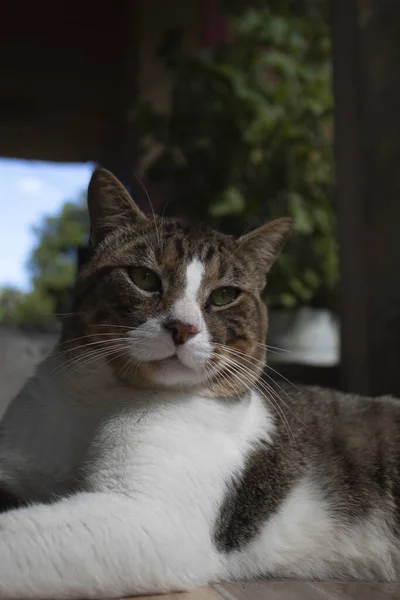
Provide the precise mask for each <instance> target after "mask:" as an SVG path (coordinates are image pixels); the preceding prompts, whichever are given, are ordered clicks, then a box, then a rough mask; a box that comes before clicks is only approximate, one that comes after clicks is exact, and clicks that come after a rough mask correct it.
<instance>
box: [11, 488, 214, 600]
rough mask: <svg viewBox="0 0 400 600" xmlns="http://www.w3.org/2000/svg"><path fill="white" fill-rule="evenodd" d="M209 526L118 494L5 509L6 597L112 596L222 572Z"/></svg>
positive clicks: (196, 582) (201, 580)
mask: <svg viewBox="0 0 400 600" xmlns="http://www.w3.org/2000/svg"><path fill="white" fill-rule="evenodd" d="M218 563H219V561H218V555H217V553H216V552H215V551H214V550H213V548H212V544H211V542H210V541H209V535H208V533H207V531H199V530H198V529H196V530H195V531H193V532H191V531H190V528H187V529H185V525H184V524H183V523H181V524H180V525H179V523H178V522H174V520H173V518H172V520H171V518H170V515H169V514H168V513H167V512H165V513H163V511H162V509H161V508H160V507H159V510H158V511H152V510H151V507H148V509H146V508H145V506H144V505H143V504H142V503H141V502H136V501H135V500H134V499H132V498H130V497H128V496H124V495H119V494H113V493H81V494H78V495H76V496H73V497H71V498H67V499H62V500H60V501H58V502H57V503H55V504H52V505H36V506H31V507H28V508H21V509H18V510H13V511H10V512H9V513H6V514H3V515H0V598H40V599H42V600H45V599H47V598H53V599H55V598H80V599H84V598H112V597H123V596H126V595H132V594H138V593H148V592H151V593H157V592H168V591H180V590H187V589H190V588H193V587H198V586H201V585H205V584H207V583H208V582H209V581H210V580H213V579H215V578H217V577H218V573H219V570H220V566H219V564H218Z"/></svg>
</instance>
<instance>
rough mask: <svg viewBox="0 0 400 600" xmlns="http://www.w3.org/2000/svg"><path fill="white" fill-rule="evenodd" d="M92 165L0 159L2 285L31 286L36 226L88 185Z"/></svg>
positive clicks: (0, 275) (0, 284)
mask: <svg viewBox="0 0 400 600" xmlns="http://www.w3.org/2000/svg"><path fill="white" fill-rule="evenodd" d="M92 169H93V166H92V165H90V164H84V165H82V164H56V163H45V162H33V161H23V160H8V159H0V209H1V212H0V215H1V216H0V287H2V286H4V285H12V286H14V287H18V288H19V289H22V290H28V289H29V274H28V272H27V270H26V262H27V259H28V257H29V254H30V251H31V249H32V246H33V245H34V243H35V236H34V235H33V233H32V226H33V225H35V224H36V223H38V222H40V219H41V217H43V216H44V215H48V214H53V213H55V212H56V211H57V210H58V209H59V208H60V206H61V205H62V204H63V202H64V201H65V200H72V199H74V198H76V197H77V195H78V194H79V192H81V191H82V190H83V189H84V188H85V187H86V186H87V184H88V182H89V178H90V174H91V172H92Z"/></svg>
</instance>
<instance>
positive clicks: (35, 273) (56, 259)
mask: <svg viewBox="0 0 400 600" xmlns="http://www.w3.org/2000/svg"><path fill="white" fill-rule="evenodd" d="M33 231H34V233H35V236H36V239H37V243H36V245H35V247H34V249H33V251H32V254H31V257H30V259H29V262H28V269H29V272H30V274H31V282H32V291H30V292H28V293H26V294H24V293H22V292H20V291H18V290H15V289H12V288H5V289H3V290H0V321H3V322H14V323H23V322H31V323H40V322H43V321H48V320H53V319H54V317H55V315H56V314H60V313H61V314H62V313H66V312H68V310H69V308H70V306H69V305H70V302H69V301H70V296H69V293H70V290H71V287H72V285H73V283H74V280H75V276H76V265H77V256H76V252H77V247H78V246H80V245H82V244H85V243H86V241H87V237H88V231H89V217H88V213H87V208H86V193H85V194H81V196H80V197H79V198H78V200H76V201H75V202H73V201H68V202H66V203H65V204H64V205H63V206H62V208H61V209H60V211H59V212H58V213H56V214H55V215H52V216H46V217H44V218H43V220H42V222H41V223H40V224H39V225H37V226H35V227H34V228H33Z"/></svg>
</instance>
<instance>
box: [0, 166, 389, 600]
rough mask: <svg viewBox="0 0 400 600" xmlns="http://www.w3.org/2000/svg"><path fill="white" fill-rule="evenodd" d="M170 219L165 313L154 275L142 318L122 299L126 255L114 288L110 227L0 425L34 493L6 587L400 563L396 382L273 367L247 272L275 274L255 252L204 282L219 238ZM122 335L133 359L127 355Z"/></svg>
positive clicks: (7, 460)
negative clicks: (261, 269)
mask: <svg viewBox="0 0 400 600" xmlns="http://www.w3.org/2000/svg"><path fill="white" fill-rule="evenodd" d="M101 176H102V177H108V175H101ZM107 181H108V180H107ZM111 183H112V185H115V184H114V183H113V181H112V180H111ZM118 192H119V193H121V192H120V190H119V188H116V190H114V193H118ZM92 221H93V216H92ZM157 233H158V234H159V235H161V233H160V232H157ZM172 233H173V236H172V241H171V244H173V247H174V251H175V250H176V253H177V254H176V258H174V260H173V261H172V264H173V270H172V271H171V281H172V279H173V280H174V285H176V287H177V288H178V289H180V291H179V293H178V292H176V294H175V296H174V290H171V293H170V294H169V296H168V302H169V298H170V299H171V302H170V304H169V305H168V304H166V305H165V306H160V304H159V305H157V306H158V307H159V308H157V309H154V316H151V317H150V318H149V317H148V318H144V317H145V315H144V314H143V315H141V314H140V311H142V312H143V311H144V310H145V309H146V310H147V311H149V310H150V308H151V305H150V304H147V305H146V302H155V300H156V299H155V297H154V295H151V294H153V293H155V292H153V289H152V290H151V291H149V292H146V294H145V295H143V296H140V294H139V296H138V297H139V305H138V307H137V308H135V310H134V311H133V313H132V317H131V322H132V326H130V327H129V328H127V327H126V326H125V325H123V324H121V323H118V318H122V317H121V315H123V317H124V318H125V319H126V316H125V315H124V308H125V305H124V302H125V301H126V297H127V294H129V295H130V294H131V288H130V287H129V286H130V285H132V284H130V283H129V282H128V281H127V280H126V277H125V275H124V274H123V273H119V272H118V273H117V274H116V275H115V276H118V277H120V278H121V279H120V281H121V283H120V284H119V287H118V290H119V289H121V288H122V287H123V286H127V287H126V290H127V291H126V293H125V294H124V295H123V296H118V294H115V293H114V296H112V297H111V296H107V294H108V293H109V291H110V290H109V286H110V284H111V282H112V280H110V279H108V280H107V277H108V275H106V279H105V283H104V285H103V283H102V280H101V279H100V278H99V272H103V270H104V271H105V272H106V273H109V272H110V266H109V263H110V260H109V258H108V265H106V266H104V265H103V264H102V260H103V258H102V257H103V255H105V254H106V253H107V244H111V243H112V238H111V242H110V241H108V240H110V238H108V239H107V237H106V238H105V242H103V244H102V243H101V241H100V250H99V252H98V257H97V259H96V256H95V258H94V265H95V267H96V265H97V267H96V268H95V269H94V270H93V272H92V271H90V267H89V269H88V271H87V273H86V275H84V278H83V280H82V279H81V281H80V282H78V289H77V298H78V301H77V303H76V307H75V309H76V313H77V315H79V316H78V318H77V319H73V320H72V322H71V324H70V325H69V326H68V327H67V328H65V330H64V336H63V341H62V342H61V344H60V346H59V347H58V349H57V350H56V352H55V353H54V354H53V355H52V356H51V357H49V358H48V359H47V360H46V361H45V362H44V363H43V364H42V365H41V366H40V367H39V370H38V373H37V374H36V376H35V377H34V378H33V379H32V380H30V381H29V382H28V383H27V385H26V386H25V388H24V389H23V390H22V391H21V392H20V394H19V395H18V396H17V398H16V399H15V400H14V401H13V403H12V404H11V406H10V408H9V409H8V411H7V413H6V415H5V417H4V419H3V421H2V423H1V425H0V487H1V488H2V489H3V492H4V493H5V494H6V496H7V498H12V499H13V501H14V500H15V501H17V502H18V501H20V502H21V503H27V504H28V506H27V507H26V508H19V509H17V510H11V511H9V512H6V513H4V514H2V515H0V597H11V598H17V597H18V598H21V597H30V598H42V599H44V598H57V597H59V598H72V597H76V598H89V597H105V598H106V597H121V596H124V595H128V594H134V593H149V592H164V591H177V590H184V589H190V588H192V587H196V586H201V585H206V584H207V583H210V582H213V581H219V580H232V579H241V578H248V577H256V576H273V577H285V576H288V577H303V578H304V577H310V578H311V577H314V578H354V577H356V578H363V579H371V578H378V579H384V580H391V581H393V580H399V579H400V402H399V401H397V400H394V399H391V398H384V399H379V400H371V399H363V398H354V397H347V396H343V395H341V394H338V393H335V392H327V391H325V390H318V389H312V388H310V389H306V388H304V389H298V388H295V387H293V386H290V385H287V384H283V383H282V384H281V383H280V384H279V385H278V384H276V383H268V382H267V381H265V382H262V380H259V377H260V373H261V370H262V366H263V361H264V352H265V349H264V346H263V345H262V343H261V342H262V340H263V339H265V338H264V334H265V331H266V322H267V320H266V315H265V313H264V312H263V308H262V306H261V304H260V303H259V302H258V300H257V297H256V295H255V293H254V296H253V295H252V292H251V288H250V287H246V285H247V286H250V285H251V281H253V282H254V281H255V285H256V287H257V288H258V289H260V288H262V283H261V282H260V283H258V282H257V276H256V275H257V274H256V273H255V272H251V263H250V262H249V263H248V264H247V265H246V268H245V269H244V270H243V272H242V274H240V268H239V267H240V265H239V267H237V268H236V273H235V274H234V275H232V273H231V274H229V265H224V268H223V269H222V271H221V269H220V275H218V277H217V279H218V280H220V278H222V279H223V278H224V277H225V278H226V277H228V280H226V279H225V280H224V281H223V284H225V285H227V283H226V281H228V284H229V283H230V282H231V281H232V282H233V278H234V277H235V278H236V280H238V281H242V284H241V285H242V289H243V290H246V289H248V290H249V291H248V292H246V291H243V292H241V293H242V294H243V296H238V295H236V296H235V294H234V293H233V292H231V291H229V290H230V288H229V287H226V288H224V292H223V294H222V296H221V293H220V292H219V288H218V289H217V292H218V293H217V295H215V293H214V292H212V291H211V296H209V294H210V290H209V291H207V292H205V296H204V298H205V299H204V300H203V299H202V296H201V294H202V289H203V288H202V286H203V285H205V284H204V282H205V281H206V282H207V277H209V278H211V277H212V276H213V275H212V273H213V269H214V271H215V272H217V271H218V268H217V266H218V265H217V266H216V265H215V263H213V262H212V261H213V260H214V259H215V253H218V252H220V253H223V248H219V250H215V251H214V255H213V253H212V252H211V251H210V247H212V245H213V244H215V245H216V246H217V247H218V244H220V246H222V245H223V240H220V238H219V237H218V236H217V237H216V238H213V239H212V243H207V244H205V243H204V239H203V238H202V237H201V236H202V235H203V236H204V235H205V234H199V238H198V239H199V242H198V243H197V242H196V243H194V242H193V243H192V246H191V247H190V245H189V248H188V246H186V247H185V242H184V241H182V239H180V238H179V235H178V234H177V232H176V231H175V232H172ZM112 235H113V234H111V236H112ZM138 235H139V238H140V240H143V237H144V236H145V233H143V231H141V232H139V234H138ZM196 235H197V234H196V233H195V232H194V233H193V238H194V239H195V236H196ZM208 235H209V234H208ZM273 235H274V231H273V230H272V232H271V231H269V239H271V236H272V239H273ZM124 240H125V238H122V243H121V238H120V239H119V245H118V248H122V250H123V251H125V243H124ZM177 240H180V242H179V243H178V241H177ZM183 240H185V237H183ZM206 241H208V242H210V240H209V238H206ZM200 242H201V243H200ZM227 243H228V244H230V243H231V242H230V241H229V240H228V242H227ZM244 243H246V241H245V242H244ZM196 244H197V246H196ZM242 244H243V242H242ZM171 248H172V246H171ZM193 248H194V249H193ZM231 250H232V253H231V259H230V260H231V263H232V265H233V266H232V265H231V270H232V272H233V271H234V270H235V263H234V258H233V257H234V249H231ZM272 250H273V244H272V245H271V244H270V245H269V247H268V252H266V253H265V254H264V259H266V257H267V258H268V260H270V258H271V256H272V254H273V253H272ZM275 250H276V248H275ZM118 251H119V250H118ZM163 252H164V253H165V254H166V253H168V252H172V250H171V249H169V247H168V240H167V239H166V240H165V247H164V248H163ZM115 254H116V253H115V252H114V253H113V254H112V255H111V257H112V259H113V260H114V261H115V262H116V264H118V265H120V264H123V265H125V264H126V260H125V259H121V258H119V257H116V256H115ZM180 255H182V256H181V260H182V261H183V263H182V264H183V265H184V271H180V270H179V261H178V259H179V256H180ZM174 256H175V255H174ZM213 256H214V258H213ZM259 258H260V262H261V261H262V260H263V256H260V257H259ZM96 260H97V261H98V262H97V263H96ZM242 260H244V262H245V259H242ZM174 261H175V262H174ZM207 261H208V262H207ZM210 261H211V262H210ZM103 262H104V261H103ZM99 263H100V265H99ZM115 268H116V267H112V269H111V273H112V275H111V276H112V277H113V276H114V275H113V269H115ZM153 275H154V274H153ZM153 275H151V277H153ZM214 276H215V275H214ZM133 277H134V281H135V282H136V283H135V286H136V287H137V286H139V288H140V287H141V286H143V288H142V289H145V287H146V286H147V287H146V289H148V290H149V289H150V287H151V286H152V288H154V289H155V288H156V286H157V285H159V284H158V283H157V281H156V280H155V279H154V277H153V279H152V280H151V281H150V283H149V281H148V280H146V278H144V279H143V273H142V272H139V274H138V272H135V273H134V275H133ZM146 277H148V276H146ZM164 277H165V279H163V285H164V286H167V285H168V283H165V280H166V279H167V276H166V275H164ZM215 277H216V276H215ZM229 277H230V278H231V279H229ZM246 277H249V279H248V281H249V282H250V283H247V284H246V281H247V280H246ZM240 278H242V279H240ZM99 281H100V284H99ZM179 283H180V284H181V287H180V288H179ZM99 285H100V288H99V287H98V286H99ZM149 286H150V287H149ZM136 287H135V290H136ZM214 287H215V285H214ZM210 289H211V290H212V289H213V287H212V285H211V284H210ZM96 290H97V291H96ZM135 290H134V292H133V293H134V294H136V293H139V292H137V290H136V291H135ZM226 290H228V292H227V291H226ZM157 293H158V294H161V292H159V291H157ZM257 293H258V292H257ZM213 294H214V296H213ZM246 294H247V295H246ZM209 297H210V298H211V300H212V302H214V304H213V306H214V307H215V308H213V307H212V306H211V307H210V305H209V300H207V298H209ZM226 298H228V302H226ZM130 301H131V302H132V303H133V304H135V295H132V296H130ZM157 302H159V303H160V302H167V300H166V299H164V300H163V299H162V298H161V295H160V296H158V300H157ZM246 302H247V304H246ZM225 305H226V306H228V307H231V308H228V309H226V310H225V309H221V308H220V307H221V306H225ZM105 306H106V307H107V314H106V315H105V316H104V307H105ZM146 306H147V308H146ZM149 307H150V308H149ZM127 310H129V309H127ZM101 311H102V312H101ZM220 311H221V312H220ZM100 314H103V316H102V317H100V316H99V315H100ZM158 315H161V317H159V316H158ZM164 315H167V317H168V319H167V320H166V321H165V320H163V319H165V317H164ZM182 315H183V317H182ZM178 318H179V319H181V320H179V321H177V319H178ZM135 319H137V321H135ZM160 319H161V320H160ZM102 326H103V327H104V328H105V329H106V330H107V332H108V331H109V329H108V328H112V329H113V343H114V346H113V347H111V348H110V345H109V344H108V346H107V343H106V342H107V338H106V337H105V336H106V335H110V336H111V333H107V334H105V333H103V331H104V330H102V328H101V327H102ZM246 326H247V329H246ZM91 327H93V329H94V330H95V332H93V331H92V330H91V329H90V328H91ZM120 328H122V329H121V332H119V329H120ZM88 331H89V334H88ZM117 334H118V335H117ZM224 335H225V336H226V337H225V338H224ZM96 336H97V337H96ZM171 338H172V340H173V341H172V342H171ZM231 338H232V340H231V341H230V339H231ZM82 340H84V341H83V342H82ZM217 340H220V341H217ZM85 342H87V344H86V343H85ZM132 343H133V346H132V345H131V344H132ZM121 344H122V345H121ZM127 344H129V349H130V351H131V352H133V353H136V355H135V356H134V358H135V362H134V364H133V365H132V364H131V363H130V362H126V361H122V362H121V351H122V352H126V349H127ZM98 348H101V349H100V350H99V351H98V350H97V349H98ZM216 349H219V352H216ZM212 353H213V354H212ZM150 355H151V356H150ZM163 356H166V357H167V358H165V359H164V358H163ZM210 356H212V361H210ZM151 357H153V361H152V360H151ZM218 365H219V367H218ZM221 365H223V366H224V367H225V370H223V369H222V367H221ZM218 368H219V369H220V370H219V371H218V370H217V371H215V370H213V369H218ZM203 372H205V375H204V376H203ZM216 373H217V375H216ZM262 392H263V393H262Z"/></svg>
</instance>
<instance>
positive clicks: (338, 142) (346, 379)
mask: <svg viewBox="0 0 400 600" xmlns="http://www.w3.org/2000/svg"><path fill="white" fill-rule="evenodd" d="M331 8H332V41H333V67H334V92H335V103H336V109H335V138H336V139H335V153H336V169H337V172H336V174H337V207H338V216H339V231H338V234H339V244H340V261H341V321H342V386H343V388H344V389H345V390H347V391H352V392H359V393H368V394H372V395H379V394H383V393H391V394H395V395H397V396H400V231H399V230H400V168H399V164H398V163H399V160H400V81H399V78H398V77H397V76H396V73H397V71H398V65H399V64H400V2H398V0H368V1H367V0H359V1H357V0H331Z"/></svg>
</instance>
